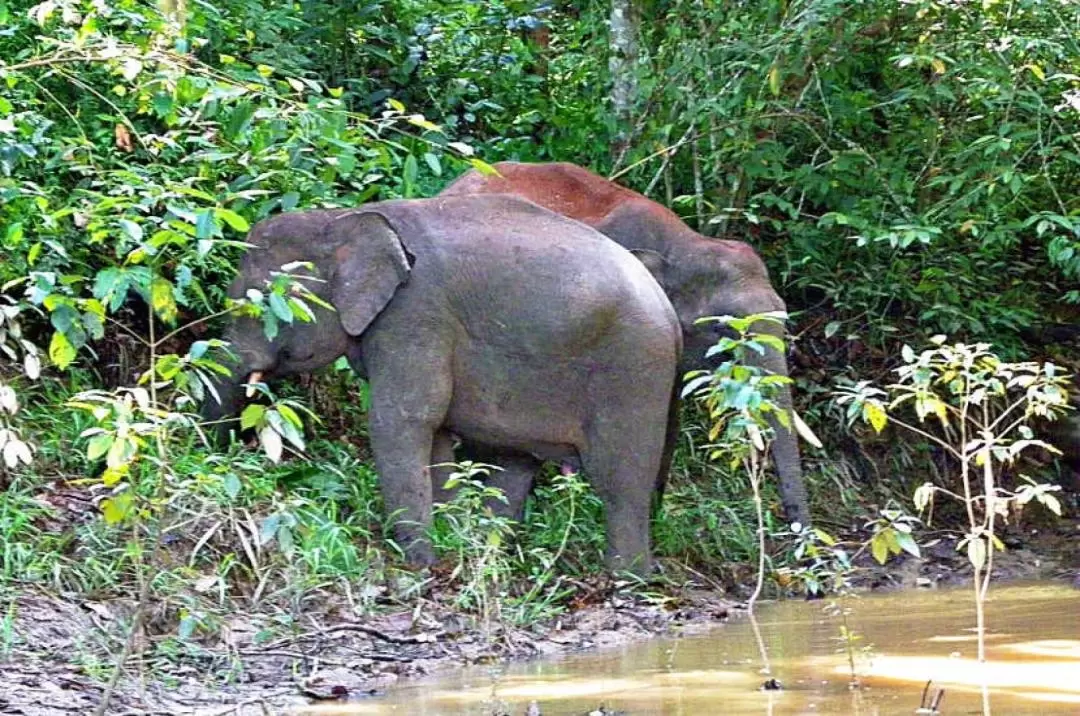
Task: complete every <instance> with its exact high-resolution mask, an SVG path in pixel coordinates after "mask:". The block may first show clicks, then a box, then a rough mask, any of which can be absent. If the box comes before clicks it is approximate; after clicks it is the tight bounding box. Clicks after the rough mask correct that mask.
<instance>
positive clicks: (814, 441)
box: [791, 410, 881, 450]
mask: <svg viewBox="0 0 1080 716" xmlns="http://www.w3.org/2000/svg"><path fill="white" fill-rule="evenodd" d="M791 418H792V422H793V423H794V425H795V432H797V433H798V434H799V435H800V436H801V437H802V439H803V440H805V441H806V442H808V443H809V444H810V445H812V446H813V447H816V448H818V449H819V450H820V449H821V448H822V447H823V446H822V444H821V440H819V439H818V436H817V435H815V434H814V431H813V430H811V429H810V426H809V425H807V424H806V423H804V422H803V419H802V418H800V417H799V414H798V413H796V412H795V411H794V410H792V411H791ZM878 432H881V431H880V430H879V431H878Z"/></svg>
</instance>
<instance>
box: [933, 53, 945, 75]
mask: <svg viewBox="0 0 1080 716" xmlns="http://www.w3.org/2000/svg"><path fill="white" fill-rule="evenodd" d="M930 69H932V70H933V71H934V74H935V75H943V74H945V63H944V62H942V61H941V60H940V59H939V58H937V57H935V58H934V59H932V60H930Z"/></svg>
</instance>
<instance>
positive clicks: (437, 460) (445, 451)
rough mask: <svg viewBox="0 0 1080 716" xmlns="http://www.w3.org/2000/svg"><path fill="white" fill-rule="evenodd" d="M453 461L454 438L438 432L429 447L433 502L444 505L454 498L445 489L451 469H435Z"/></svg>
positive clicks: (440, 431) (450, 492)
mask: <svg viewBox="0 0 1080 716" xmlns="http://www.w3.org/2000/svg"><path fill="white" fill-rule="evenodd" d="M454 461H455V460H454V438H453V437H452V436H451V435H450V433H449V432H447V431H446V430H439V431H438V432H436V433H435V440H434V441H433V443H432V445H431V495H432V500H433V501H434V502H441V503H443V504H446V503H447V502H449V501H450V500H452V499H453V498H454V492H453V490H447V489H446V481H447V480H448V479H449V478H450V472H451V469H450V468H449V467H436V466H437V465H446V464H452V463H453V462H454Z"/></svg>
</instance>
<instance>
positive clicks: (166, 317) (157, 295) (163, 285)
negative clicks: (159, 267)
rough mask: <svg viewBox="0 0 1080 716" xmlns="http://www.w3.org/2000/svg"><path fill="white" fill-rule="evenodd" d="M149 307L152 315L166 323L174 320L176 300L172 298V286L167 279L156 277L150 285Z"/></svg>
mask: <svg viewBox="0 0 1080 716" xmlns="http://www.w3.org/2000/svg"><path fill="white" fill-rule="evenodd" d="M150 305H151V306H153V308H154V313H156V314H157V315H158V317H159V318H160V319H161V320H163V321H165V322H166V323H172V322H173V321H175V320H176V315H177V309H176V298H175V297H174V296H173V285H172V282H171V281H169V279H167V278H164V277H161V276H157V277H155V278H154V281H153V283H151V284H150Z"/></svg>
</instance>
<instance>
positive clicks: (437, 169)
mask: <svg viewBox="0 0 1080 716" xmlns="http://www.w3.org/2000/svg"><path fill="white" fill-rule="evenodd" d="M424 161H425V162H427V165H428V167H430V168H431V173H432V174H434V175H435V176H437V177H441V176H442V164H440V163H439V157H437V156H436V155H434V154H432V153H431V152H424Z"/></svg>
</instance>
